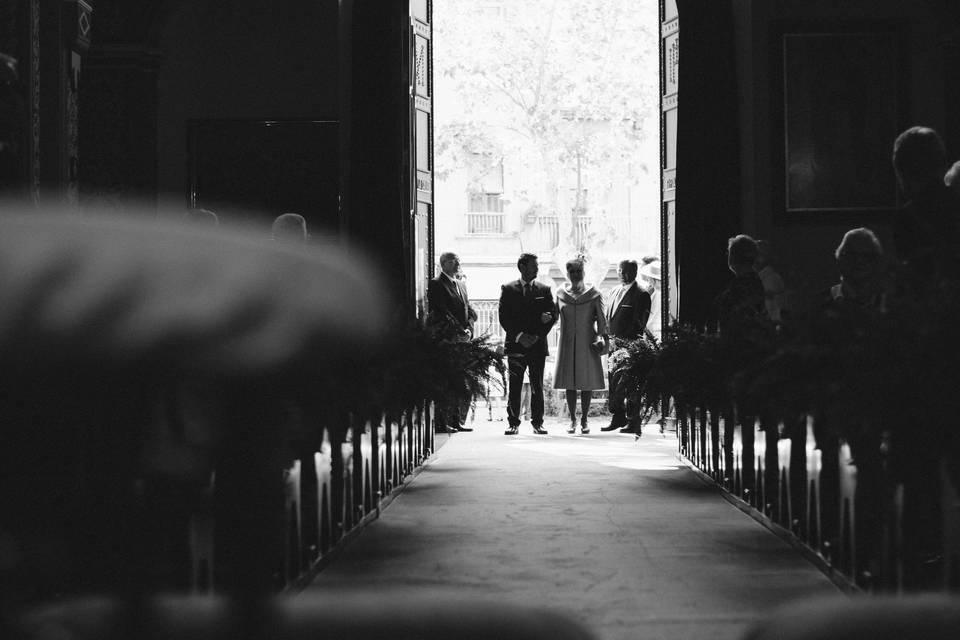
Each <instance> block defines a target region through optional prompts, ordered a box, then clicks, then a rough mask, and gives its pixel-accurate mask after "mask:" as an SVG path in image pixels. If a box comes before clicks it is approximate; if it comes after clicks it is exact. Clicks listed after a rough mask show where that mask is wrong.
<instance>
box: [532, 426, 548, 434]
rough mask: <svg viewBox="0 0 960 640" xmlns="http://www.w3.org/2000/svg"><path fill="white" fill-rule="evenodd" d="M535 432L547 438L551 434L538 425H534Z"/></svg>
mask: <svg viewBox="0 0 960 640" xmlns="http://www.w3.org/2000/svg"><path fill="white" fill-rule="evenodd" d="M533 432H534V433H535V434H537V435H538V436H545V435H547V434H549V433H550V432H549V431H547V430H546V429H544V428H543V426H542V425H537V424H535V425H533Z"/></svg>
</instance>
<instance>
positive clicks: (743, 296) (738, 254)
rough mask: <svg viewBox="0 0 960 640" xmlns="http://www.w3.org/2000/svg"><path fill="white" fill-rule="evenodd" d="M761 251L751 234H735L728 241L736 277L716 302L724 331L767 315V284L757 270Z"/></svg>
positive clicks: (726, 331) (730, 261)
mask: <svg viewBox="0 0 960 640" xmlns="http://www.w3.org/2000/svg"><path fill="white" fill-rule="evenodd" d="M757 254H758V250H757V243H756V241H755V240H754V239H753V238H751V237H750V236H748V235H744V234H740V235H738V236H734V237H732V238H730V240H729V241H728V243H727V266H728V267H729V268H730V271H732V272H733V280H731V281H730V284H729V285H727V288H726V289H724V290H723V291H722V292H721V293H720V295H719V296H717V298H716V300H715V302H714V305H715V308H716V316H717V326H718V328H719V329H720V333H729V332H731V331H737V330H739V329H740V328H742V327H743V325H744V324H745V323H749V322H750V321H753V320H755V319H759V318H766V317H767V309H766V305H765V302H764V301H765V297H766V296H765V294H764V290H763V283H762V282H761V281H760V276H759V275H757V272H756V270H755V269H754V265H755V263H756V261H757Z"/></svg>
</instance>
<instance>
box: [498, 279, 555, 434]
mask: <svg viewBox="0 0 960 640" xmlns="http://www.w3.org/2000/svg"><path fill="white" fill-rule="evenodd" d="M545 312H548V313H550V314H551V315H550V322H547V323H544V322H541V321H540V315H541V314H542V313H545ZM499 314H500V326H502V327H503V329H504V331H506V333H507V335H506V342H505V344H504V351H505V352H506V354H507V361H508V363H509V369H510V395H509V400H508V404H507V420H508V421H509V422H510V426H511V427H516V426H518V425H519V424H520V392H521V389H522V388H523V373H524V371H526V370H527V369H528V368H529V370H530V421H531V422H532V423H533V424H534V426H540V425H542V424H543V364H544V361H545V360H546V358H547V335H548V334H549V333H550V329H551V328H552V327H553V325H554V323H555V322H556V321H557V315H556V313H554V306H553V292H552V291H551V290H550V287H548V286H547V285H545V284H540V283H539V282H537V281H533V282H532V283H531V286H530V291H529V292H528V293H527V294H526V295H524V288H523V281H521V280H514V281H513V282H509V283H507V284H505V285H503V287H501V290H500V310H499ZM521 333H530V334H533V335H535V336H538V338H539V339H538V340H537V341H536V342H535V343H534V344H532V345H530V347H529V348H528V347H524V346H523V345H521V344H520V343H519V342H517V337H518V336H519V335H520V334H521Z"/></svg>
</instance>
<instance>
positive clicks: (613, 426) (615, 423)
mask: <svg viewBox="0 0 960 640" xmlns="http://www.w3.org/2000/svg"><path fill="white" fill-rule="evenodd" d="M625 426H627V423H626V422H625V421H623V420H617V419H616V418H614V419H613V420H611V421H610V424H608V425H607V426H605V427H600V431H616V430H617V429H622V428H624V427H625Z"/></svg>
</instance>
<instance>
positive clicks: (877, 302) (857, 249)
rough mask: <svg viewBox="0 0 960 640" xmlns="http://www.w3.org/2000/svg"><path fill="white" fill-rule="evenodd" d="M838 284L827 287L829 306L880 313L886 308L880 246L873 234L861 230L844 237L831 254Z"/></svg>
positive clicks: (853, 230) (850, 232) (855, 230)
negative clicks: (838, 274)
mask: <svg viewBox="0 0 960 640" xmlns="http://www.w3.org/2000/svg"><path fill="white" fill-rule="evenodd" d="M834 255H835V256H836V258H837V268H838V269H839V271H840V282H838V283H837V284H835V285H833V286H832V287H830V292H829V298H828V300H827V302H828V304H829V305H837V304H842V305H850V304H853V305H856V306H858V307H861V308H864V309H870V310H873V311H882V310H883V308H884V305H885V301H884V298H885V296H884V288H883V282H882V277H881V262H882V259H883V247H882V246H881V244H880V240H878V239H877V236H876V234H874V233H873V231H871V230H870V229H867V228H864V227H860V228H858V229H851V230H850V231H847V232H846V233H845V234H844V235H843V240H841V241H840V246H838V247H837V250H836V252H835V254H834Z"/></svg>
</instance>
